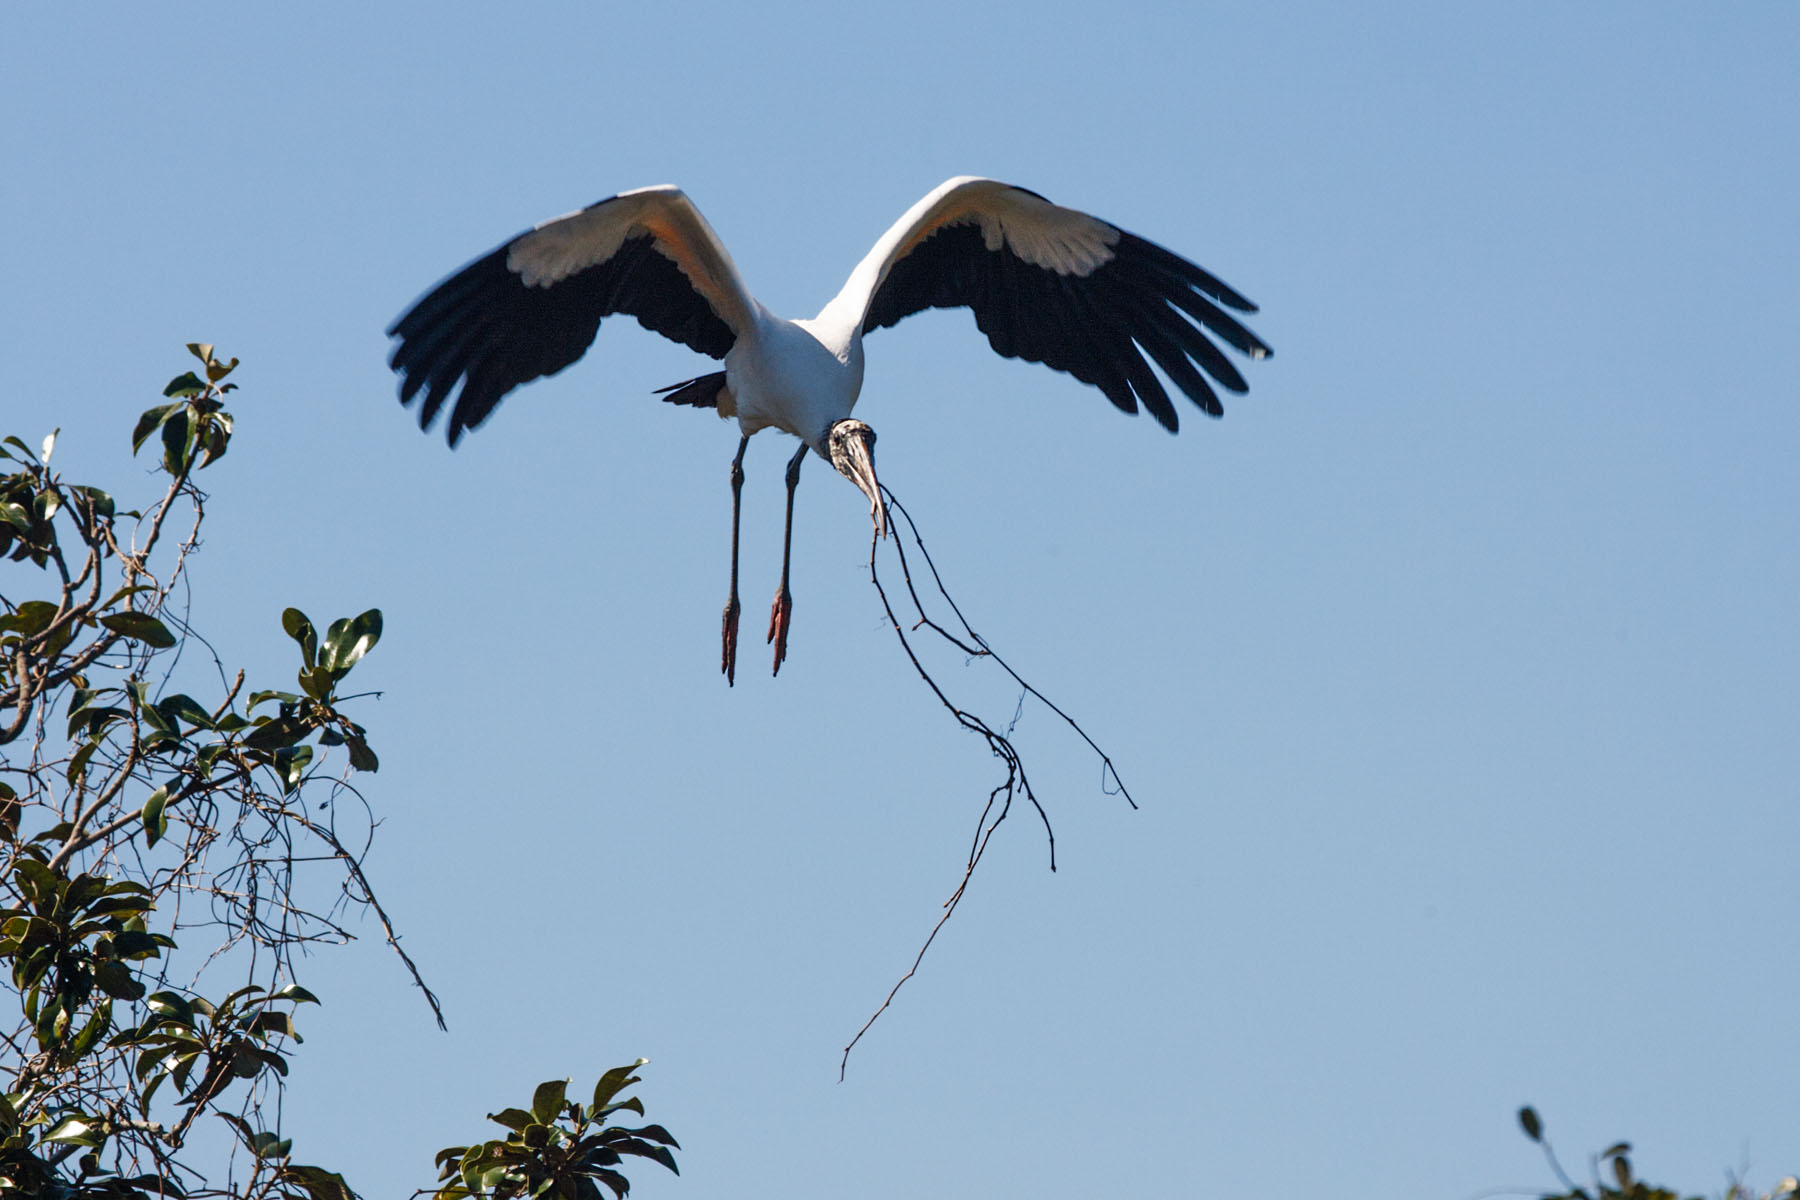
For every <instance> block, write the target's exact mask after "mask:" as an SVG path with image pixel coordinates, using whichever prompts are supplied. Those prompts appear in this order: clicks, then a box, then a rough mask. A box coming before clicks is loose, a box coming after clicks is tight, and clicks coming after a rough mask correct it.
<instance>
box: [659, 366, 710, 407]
mask: <svg viewBox="0 0 1800 1200" xmlns="http://www.w3.org/2000/svg"><path fill="white" fill-rule="evenodd" d="M724 390H725V372H723V371H714V372H713V373H712V374H711V375H702V376H700V377H699V378H697V379H689V380H685V381H683V382H681V383H671V384H670V385H669V386H668V387H665V388H657V389H656V394H657V395H659V396H661V397H662V398H663V399H664V400H666V401H667V402H668V403H670V404H687V405H691V406H692V407H694V408H717V407H719V393H720V392H723V391H724Z"/></svg>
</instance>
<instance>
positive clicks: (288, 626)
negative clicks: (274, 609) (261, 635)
mask: <svg viewBox="0 0 1800 1200" xmlns="http://www.w3.org/2000/svg"><path fill="white" fill-rule="evenodd" d="M281 628H282V629H284V630H285V631H286V632H287V635H288V636H289V637H291V638H293V639H294V640H295V641H296V642H299V643H300V656H301V657H302V658H304V659H305V660H306V665H307V666H309V667H310V666H314V665H316V663H317V661H318V650H319V635H318V632H317V631H316V630H314V629H313V623H312V622H311V621H309V620H307V619H306V614H305V613H303V612H301V611H300V610H299V609H297V608H284V609H282V610H281Z"/></svg>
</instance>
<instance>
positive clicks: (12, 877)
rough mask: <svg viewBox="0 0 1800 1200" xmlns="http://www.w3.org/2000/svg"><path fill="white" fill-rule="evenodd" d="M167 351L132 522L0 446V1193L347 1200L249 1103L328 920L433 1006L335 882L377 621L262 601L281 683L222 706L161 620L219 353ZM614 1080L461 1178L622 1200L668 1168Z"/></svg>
mask: <svg viewBox="0 0 1800 1200" xmlns="http://www.w3.org/2000/svg"><path fill="white" fill-rule="evenodd" d="M188 350H189V352H190V353H191V354H192V355H193V356H194V358H195V359H197V360H198V362H199V364H200V365H199V367H198V369H197V370H193V371H187V372H184V373H183V374H181V375H178V376H177V377H176V378H175V379H173V380H172V381H170V383H169V385H168V386H167V387H166V388H164V389H163V397H162V398H163V399H164V400H165V401H167V403H160V404H158V405H156V406H155V407H153V408H151V409H149V410H148V411H147V412H145V413H144V414H143V415H142V416H141V417H140V418H139V419H138V422H137V424H136V426H135V428H134V429H133V431H132V436H131V442H132V448H133V452H134V453H141V452H144V451H145V450H146V448H151V449H152V450H153V451H154V452H155V453H157V455H158V460H159V461H158V470H159V471H160V473H161V475H162V477H163V485H162V494H161V496H160V497H159V498H157V499H156V500H155V501H154V502H153V503H152V504H150V505H149V506H147V507H146V508H144V509H143V510H142V511H126V510H122V509H121V508H120V507H119V506H118V505H117V504H116V503H115V501H114V500H113V498H112V496H111V495H109V494H108V493H107V492H105V491H103V490H101V489H99V488H96V487H91V486H88V485H84V484H73V483H70V482H68V481H66V480H65V479H63V478H62V477H61V476H60V475H59V474H58V473H57V472H56V471H55V470H54V469H53V466H52V455H53V452H54V450H55V446H56V439H57V434H56V433H52V434H50V436H48V437H46V438H44V439H43V440H42V443H41V446H40V448H39V449H38V450H36V451H33V450H32V449H31V448H30V447H29V446H28V445H27V444H26V443H25V442H24V441H22V440H20V439H19V438H17V437H8V438H6V439H4V441H0V555H4V557H5V558H6V559H8V560H10V562H11V563H14V564H21V567H20V568H18V569H19V570H20V571H22V572H23V573H24V574H25V575H26V576H28V579H29V581H28V583H27V584H26V592H27V594H24V595H21V594H17V593H15V592H14V591H13V589H14V588H16V587H17V586H18V583H17V580H18V578H19V576H16V575H14V576H7V577H5V578H4V579H0V587H4V588H5V589H6V591H5V592H0V964H3V965H4V966H5V968H6V971H7V975H8V979H9V982H10V985H11V988H12V991H13V995H14V997H15V998H16V1001H17V1003H16V1005H15V1006H14V1007H13V1008H12V1009H11V1013H12V1014H16V1016H13V1015H7V1016H0V1200H7V1198H9V1197H14V1196H17V1197H54V1198H58V1200H88V1198H96V1200H98V1198H101V1197H105V1198H108V1200H148V1198H149V1197H152V1196H155V1197H176V1198H187V1197H193V1198H200V1197H212V1196H221V1197H223V1196H231V1197H241V1198H244V1200H249V1198H251V1197H254V1198H256V1200H354V1197H355V1193H354V1192H352V1191H351V1189H350V1187H349V1185H348V1184H347V1183H346V1182H345V1180H344V1178H343V1177H342V1176H341V1175H339V1174H338V1173H337V1172H334V1171H331V1170H328V1169H326V1168H324V1167H319V1166H310V1165H305V1164H302V1163H297V1162H295V1161H294V1160H293V1158H292V1150H293V1139H292V1138H291V1137H290V1136H289V1135H288V1134H287V1133H286V1132H285V1131H283V1130H281V1129H280V1128H278V1126H279V1123H280V1122H279V1120H278V1117H277V1114H278V1113H279V1107H278V1106H277V1105H275V1104H273V1103H272V1102H271V1101H272V1100H273V1099H274V1098H275V1097H276V1096H277V1095H278V1094H279V1090H280V1088H281V1087H282V1086H283V1083H282V1081H283V1080H284V1079H285V1078H286V1076H287V1073H288V1068H289V1058H290V1055H291V1054H292V1053H293V1050H294V1048H295V1047H297V1046H298V1045H299V1044H300V1041H301V1037H300V1031H299V1028H298V1025H297V1017H296V1013H297V1011H299V1010H300V1009H301V1008H302V1007H303V1006H304V1005H307V1004H316V1003H318V1002H319V1001H318V997H316V996H315V995H313V993H312V992H310V991H308V990H307V989H306V988H305V987H303V986H301V984H300V983H299V982H298V980H297V978H296V972H295V968H296V965H297V960H298V959H299V957H300V956H299V954H298V953H297V951H299V950H301V949H303V948H307V947H309V946H311V945H314V944H318V943H327V944H329V943H334V942H343V941H347V940H349V938H350V937H351V934H350V932H349V930H348V929H347V928H346V925H345V923H344V917H343V916H342V913H343V911H344V910H345V909H346V907H348V908H351V909H356V908H361V909H363V910H365V911H368V912H372V913H373V914H374V915H375V916H376V917H377V918H378V920H379V921H380V924H381V926H382V929H383V930H384V932H385V934H386V936H387V938H388V941H389V944H390V945H391V946H393V948H394V950H395V953H396V954H397V955H398V956H399V958H400V959H401V961H402V962H403V963H404V964H405V966H406V968H407V969H408V970H409V971H411V972H412V977H413V980H414V982H415V983H416V984H418V986H419V988H420V989H421V991H422V992H423V993H424V996H425V998H426V1000H427V1001H428V1002H429V1003H430V1005H431V1007H432V1010H433V1011H434V1012H436V1011H437V1008H438V1006H437V1000H436V998H435V997H434V996H432V994H431V992H430V990H429V989H427V988H426V987H425V984H424V982H423V980H422V979H420V978H419V975H418V972H417V970H416V969H415V968H414V967H413V964H412V962H411V960H410V959H408V958H407V956H406V955H405V953H404V952H403V951H401V950H400V947H399V945H398V941H397V939H396V936H395V934H394V931H393V927H392V925H391V923H390V922H389V921H388V918H387V914H386V913H385V912H384V911H383V910H382V908H381V905H380V904H379V903H378V902H377V900H376V898H375V893H374V891H373V890H372V888H371V887H370V885H369V881H368V879H367V878H366V877H365V875H364V874H363V870H362V865H361V857H362V853H363V851H364V850H366V849H367V840H366V839H367V835H368V833H369V831H370V830H371V829H372V828H373V824H374V822H373V820H372V817H371V816H370V815H369V814H368V812H367V808H366V806H365V805H363V804H362V797H361V794H360V793H359V792H358V791H357V788H356V786H355V781H356V780H357V779H358V778H360V777H362V776H365V775H367V774H368V773H370V772H374V771H376V770H377V769H378V768H379V766H380V762H379V760H378V759H377V757H376V755H375V751H374V750H373V749H372V748H371V747H370V744H369V737H368V731H367V730H366V729H364V728H363V726H362V725H360V724H358V723H357V722H356V721H355V720H353V719H352V718H351V717H350V715H349V713H348V712H347V711H346V710H347V707H348V706H349V705H350V703H351V702H352V701H353V700H354V699H355V697H353V696H350V695H348V694H346V692H345V691H344V688H345V685H346V680H347V678H348V677H349V675H350V673H351V671H352V670H354V669H355V668H356V667H357V665H358V664H359V663H360V662H361V661H362V659H363V658H364V657H365V656H366V655H367V654H368V653H369V652H370V651H371V650H373V649H374V648H375V646H376V645H377V643H378V642H379V641H380V639H381V633H382V620H381V612H380V610H378V609H369V610H367V611H365V612H363V613H361V614H359V615H357V616H351V617H343V618H340V619H338V620H335V621H332V622H330V623H329V624H328V625H326V626H325V629H324V633H323V634H321V633H320V632H319V629H318V627H317V626H315V625H314V624H313V622H312V620H311V619H310V618H308V617H307V615H306V614H305V613H303V612H301V611H299V610H298V609H294V608H289V609H287V610H286V611H285V612H283V613H282V614H281V621H280V624H281V628H282V630H283V631H284V632H285V633H286V634H287V636H288V637H289V638H291V639H292V640H293V642H294V643H295V644H296V647H297V649H298V656H299V660H300V665H299V669H298V670H297V672H296V674H295V675H294V677H293V680H294V681H293V683H292V684H291V685H290V686H288V687H274V688H262V689H248V688H246V681H245V678H244V672H242V671H238V672H237V673H236V674H235V677H228V676H227V673H226V671H225V669H224V668H223V666H222V665H220V664H219V663H218V659H217V658H216V657H214V656H213V655H212V647H211V646H210V645H209V644H208V643H207V642H206V641H205V640H204V639H203V638H201V637H200V635H199V634H198V633H196V632H195V631H194V630H193V629H191V628H190V627H189V625H188V622H187V617H186V613H185V612H184V611H183V610H182V609H181V608H180V607H179V605H178V604H177V603H176V601H177V599H178V598H179V597H182V596H185V595H186V588H187V578H186V576H187V565H188V561H189V557H190V555H191V554H192V553H193V552H194V551H195V550H196V548H197V547H198V546H199V543H200V529H201V526H202V524H203V522H204V519H205V511H206V502H207V499H208V498H207V496H206V495H205V493H203V492H202V491H201V490H200V489H199V487H198V486H196V484H195V474H196V473H197V472H199V471H201V470H203V469H205V468H206V467H208V466H210V465H212V464H213V463H216V462H218V461H219V460H220V459H221V458H222V457H224V455H225V453H226V451H227V450H228V449H229V447H230V444H231V439H232V435H233V432H234V428H235V423H234V420H233V417H232V415H231V414H230V413H229V412H227V411H226V410H225V408H224V401H225V398H226V396H227V395H228V394H229V393H230V392H231V391H232V390H233V389H234V388H235V386H236V385H235V384H233V383H230V382H227V377H228V376H230V375H231V374H232V372H233V371H234V370H235V368H236V367H237V365H238V364H237V360H236V359H229V360H221V359H220V358H218V357H217V356H216V355H215V354H214V353H213V348H212V347H211V346H208V345H203V344H199V343H196V344H193V345H190V346H189V347H188ZM176 529H181V530H182V531H183V532H182V533H181V534H180V535H179V536H177V535H175V534H174V533H173V532H172V531H174V530H176ZM31 568H36V570H35V571H32V570H31ZM184 653H186V654H188V657H189V661H188V662H187V663H186V664H185V665H184V664H183V655H184ZM206 658H211V661H212V663H213V666H214V673H215V674H216V678H214V679H213V680H211V681H210V682H209V681H208V679H207V675H208V672H207V671H205V670H204V669H198V670H197V669H196V668H195V667H194V665H193V664H194V661H195V660H200V661H204V660H205V659H206ZM346 800H348V801H350V802H351V803H349V804H346V803H344V802H345V801H346ZM346 810H349V815H344V814H345V812H346ZM359 813H360V815H358V814H359ZM340 822H343V823H342V824H340ZM352 830H354V832H355V834H356V835H357V836H352ZM308 872H310V874H309V873H308ZM195 931H204V934H205V941H204V943H203V944H199V945H187V943H189V942H192V941H195V940H196V939H195V938H194V936H193V935H194V933H195ZM184 949H185V950H187V951H189V952H190V953H189V954H188V955H187V956H186V957H185V958H184V957H183V956H182V952H183V950H184ZM9 1020H10V1021H12V1022H13V1024H12V1026H11V1028H7V1027H5V1025H4V1022H6V1021H9ZM439 1024H440V1025H441V1024H442V1016H441V1014H440V1015H439ZM640 1061H641V1060H640ZM629 1075H630V1071H629V1070H628V1069H627V1070H623V1071H619V1072H613V1073H609V1074H608V1076H607V1077H606V1078H605V1079H604V1080H602V1086H603V1088H610V1089H611V1090H610V1091H607V1092H606V1093H605V1097H604V1098H603V1097H602V1095H601V1092H600V1091H598V1090H597V1091H596V1094H595V1095H596V1098H595V1105H594V1106H593V1107H592V1108H590V1109H587V1110H583V1109H579V1108H578V1107H576V1106H574V1105H568V1106H567V1110H566V1111H564V1109H563V1107H562V1100H561V1092H560V1090H559V1091H557V1092H556V1099H555V1101H554V1103H552V1102H550V1101H549V1100H548V1096H549V1093H548V1092H547V1091H546V1090H545V1089H542V1088H540V1089H539V1093H540V1097H539V1099H540V1101H541V1103H537V1104H534V1109H533V1113H534V1114H537V1113H539V1112H540V1111H541V1113H542V1115H541V1116H540V1117H535V1118H534V1119H533V1120H532V1121H528V1122H527V1125H526V1126H523V1127H521V1131H520V1133H519V1135H518V1136H517V1137H515V1138H510V1139H507V1141H505V1142H500V1143H489V1144H488V1145H487V1146H484V1147H477V1148H475V1150H474V1151H472V1152H471V1153H472V1154H473V1155H474V1157H473V1158H472V1159H471V1162H472V1163H480V1164H482V1165H481V1166H480V1167H479V1168H478V1169H477V1170H476V1172H475V1176H474V1177H476V1178H480V1179H486V1178H488V1177H490V1176H492V1180H493V1182H492V1184H490V1185H488V1186H491V1187H498V1188H502V1189H504V1188H505V1187H506V1186H507V1185H506V1180H508V1179H510V1178H511V1177H512V1175H513V1174H514V1173H516V1174H517V1175H518V1177H519V1178H521V1179H524V1180H527V1181H528V1182H529V1189H536V1190H535V1191H533V1192H532V1194H534V1195H535V1194H541V1192H542V1190H543V1189H542V1188H539V1187H538V1182H539V1181H540V1180H549V1181H550V1183H549V1186H554V1187H557V1188H564V1187H565V1186H569V1187H573V1188H574V1191H572V1192H567V1193H566V1194H568V1195H571V1196H586V1195H588V1194H590V1193H592V1192H593V1191H594V1181H595V1180H599V1181H600V1182H603V1183H605V1184H607V1186H608V1187H610V1188H612V1190H613V1191H614V1193H615V1195H619V1196H622V1195H624V1192H625V1189H626V1187H627V1186H628V1185H627V1184H626V1182H625V1177H624V1176H623V1175H622V1174H620V1173H619V1172H618V1171H617V1170H616V1169H615V1168H616V1167H617V1166H618V1165H619V1163H620V1162H621V1161H622V1160H621V1156H622V1155H632V1154H637V1155H642V1156H646V1157H650V1158H654V1159H656V1160H657V1161H659V1162H662V1163H664V1164H665V1165H667V1166H669V1167H670V1168H671V1169H673V1167H674V1159H673V1158H672V1157H671V1156H670V1154H669V1151H668V1150H667V1149H666V1147H667V1146H673V1145H674V1139H673V1138H671V1137H669V1135H668V1134H667V1133H666V1132H665V1131H663V1130H662V1129H661V1128H660V1127H659V1126H654V1125H653V1126H646V1127H645V1128H643V1129H620V1128H617V1127H605V1122H606V1120H607V1119H608V1118H609V1117H610V1116H611V1115H612V1114H613V1113H614V1112H617V1111H619V1110H621V1109H629V1110H631V1111H634V1112H637V1113H640V1114H641V1113H642V1112H643V1107H642V1105H641V1104H639V1103H638V1102H637V1101H636V1100H628V1101H623V1102H619V1103H612V1102H611V1101H610V1097H611V1096H612V1094H613V1093H614V1092H617V1091H619V1090H621V1089H622V1088H623V1087H624V1086H625V1085H626V1084H627V1083H633V1082H636V1079H635V1077H632V1078H629V1079H628V1078H627V1076H629ZM558 1086H559V1088H560V1085H558ZM508 1111H509V1112H511V1111H513V1110H508ZM205 1116H211V1117H216V1118H218V1119H219V1120H220V1121H221V1122H222V1123H223V1126H224V1127H228V1128H229V1130H230V1132H231V1134H232V1139H231V1140H232V1141H234V1142H235V1150H233V1151H231V1152H230V1154H229V1159H228V1161H227V1162H226V1163H225V1164H224V1167H223V1170H220V1169H219V1168H218V1167H216V1166H214V1165H212V1164H208V1166H207V1169H204V1170H203V1169H202V1167H201V1164H200V1163H199V1162H198V1161H197V1160H196V1159H195V1157H194V1155H195V1146H194V1145H190V1144H189V1142H188V1138H189V1135H190V1133H191V1131H192V1130H193V1129H194V1128H195V1123H196V1122H197V1121H199V1120H200V1118H202V1117H205ZM515 1142H516V1143H517V1145H516V1146H515V1145H513V1143H515ZM496 1168H498V1170H499V1173H498V1174H495V1173H494V1171H495V1169H496ZM583 1186H585V1189H586V1190H583ZM529 1189H528V1190H529ZM465 1194H466V1193H465ZM494 1194H505V1195H512V1194H516V1193H515V1192H510V1191H504V1190H502V1191H498V1192H495V1193H494Z"/></svg>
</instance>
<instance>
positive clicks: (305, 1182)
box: [279, 1165, 356, 1200]
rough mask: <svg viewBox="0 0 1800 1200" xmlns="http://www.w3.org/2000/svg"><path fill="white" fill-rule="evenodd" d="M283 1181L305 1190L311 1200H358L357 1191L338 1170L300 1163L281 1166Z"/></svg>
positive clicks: (281, 1178) (280, 1176)
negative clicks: (352, 1189) (328, 1169)
mask: <svg viewBox="0 0 1800 1200" xmlns="http://www.w3.org/2000/svg"><path fill="white" fill-rule="evenodd" d="M279 1178H280V1180H281V1182H283V1183H285V1184H290V1185H292V1186H294V1187H298V1188H300V1189H301V1190H302V1191H304V1192H305V1193H306V1194H307V1196H308V1197H310V1200H356V1193H355V1192H353V1191H351V1190H350V1185H349V1184H348V1183H345V1182H344V1177H343V1176H342V1175H339V1174H338V1173H337V1172H336V1171H327V1170H326V1169H325V1168H324V1167H306V1166H299V1165H292V1166H286V1167H283V1168H281V1172H280V1175H279Z"/></svg>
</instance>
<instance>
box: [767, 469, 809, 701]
mask: <svg viewBox="0 0 1800 1200" xmlns="http://www.w3.org/2000/svg"><path fill="white" fill-rule="evenodd" d="M807 448H808V447H807V445H806V443H805V442H801V443H800V449H798V450H796V451H795V452H794V457H792V458H790V459H788V465H787V489H788V497H787V524H786V525H785V526H784V527H783V529H782V531H781V590H780V591H778V592H776V593H775V603H774V604H773V605H772V606H771V607H770V608H769V638H768V640H769V641H771V642H774V643H775V671H774V673H775V674H777V675H779V674H781V664H782V663H783V662H785V661H786V660H787V635H788V622H789V621H790V620H791V619H792V618H793V615H794V594H793V593H792V592H790V591H788V558H789V556H790V554H791V553H792V551H793V548H794V489H795V488H797V487H799V486H800V464H801V463H803V462H805V461H806V451H807Z"/></svg>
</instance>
